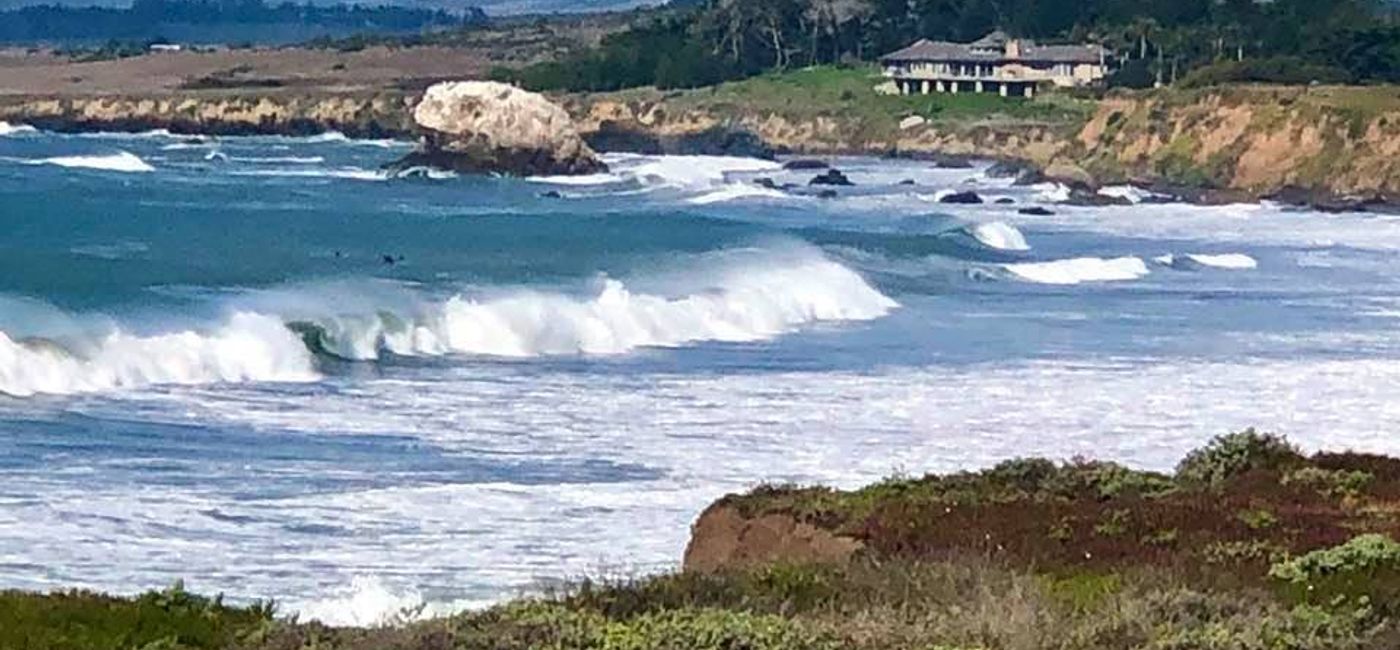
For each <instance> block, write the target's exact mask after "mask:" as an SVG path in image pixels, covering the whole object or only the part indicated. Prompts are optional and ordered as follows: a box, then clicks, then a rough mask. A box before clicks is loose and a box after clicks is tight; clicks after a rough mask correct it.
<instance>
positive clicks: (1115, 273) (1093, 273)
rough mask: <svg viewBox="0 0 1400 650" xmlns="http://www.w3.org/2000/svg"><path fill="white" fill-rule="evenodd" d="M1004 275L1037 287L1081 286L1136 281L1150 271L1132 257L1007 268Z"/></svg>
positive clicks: (1012, 265)
mask: <svg viewBox="0 0 1400 650" xmlns="http://www.w3.org/2000/svg"><path fill="white" fill-rule="evenodd" d="M1005 268H1006V270H1007V271H1010V272H1011V273H1012V274H1013V275H1015V276H1016V277H1018V278H1020V279H1022V280H1027V281H1030V282H1036V283H1039V284H1081V283H1084V282H1115V281H1123V280H1136V279H1138V278H1141V277H1143V276H1145V275H1147V274H1148V273H1149V272H1150V271H1148V269H1147V264H1146V263H1144V262H1143V261H1142V260H1141V259H1139V258H1136V257H1119V258H1114V259H1103V258H1099V257H1076V258H1073V259H1064V260H1054V261H1051V262H1024V263H1019V264H1007V265H1006V266H1005Z"/></svg>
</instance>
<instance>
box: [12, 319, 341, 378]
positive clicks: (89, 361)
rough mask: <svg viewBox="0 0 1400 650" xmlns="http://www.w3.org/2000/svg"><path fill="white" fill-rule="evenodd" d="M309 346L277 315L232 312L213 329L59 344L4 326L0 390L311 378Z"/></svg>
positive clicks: (111, 335) (110, 336)
mask: <svg viewBox="0 0 1400 650" xmlns="http://www.w3.org/2000/svg"><path fill="white" fill-rule="evenodd" d="M316 378H317V375H316V372H315V370H314V369H313V365H312V359H311V355H310V353H309V352H308V351H307V349H306V348H305V346H303V345H302V342H301V340H299V339H298V338H297V337H296V335H295V334H293V333H292V332H291V331H289V330H288V329H287V328H286V327H285V326H284V325H283V324H282V322H281V321H280V320H278V319H275V318H270V317H267V316H262V315H258V314H249V313H238V314H234V315H233V316H232V317H231V318H230V319H229V320H228V322H227V323H225V324H224V325H223V326H221V327H219V328H217V329H216V330H214V331H212V332H208V333H200V332H195V331H184V332H175V333H168V334H158V335H153V336H137V335H133V334H128V333H125V332H122V331H120V330H117V331H112V332H110V333H108V334H107V335H105V336H102V337H98V338H96V339H95V340H91V341H82V342H77V343H69V344H66V345H61V344H59V343H57V342H54V341H51V340H47V339H22V340H16V339H14V338H11V337H10V335H8V334H6V333H4V332H0V393H6V394H9V395H12V396H19V397H25V396H29V395H34V394H38V393H47V394H73V393H87V392H96V391H106V390H113V389H121V388H135V387H141V386H148V385H153V384H207V383H216V382H242V381H312V380H315V379H316Z"/></svg>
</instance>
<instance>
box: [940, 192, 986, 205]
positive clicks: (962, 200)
mask: <svg viewBox="0 0 1400 650" xmlns="http://www.w3.org/2000/svg"><path fill="white" fill-rule="evenodd" d="M938 202H939V203H952V204H956V205H976V204H979V203H982V197H981V195H979V194H977V193H976V192H953V193H952V194H947V195H944V196H941V197H939V198H938Z"/></svg>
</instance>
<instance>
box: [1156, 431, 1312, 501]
mask: <svg viewBox="0 0 1400 650" xmlns="http://www.w3.org/2000/svg"><path fill="white" fill-rule="evenodd" d="M1302 463H1303V456H1302V455H1301V454H1299V453H1298V449H1297V448H1296V447H1294V446H1293V445H1292V444H1290V443H1289V442H1288V441H1287V440H1286V439H1284V438H1283V437H1282V436H1278V435H1274V434H1272V433H1259V432H1257V431H1255V430H1254V429H1246V430H1244V431H1241V432H1239V433H1231V434H1228V435H1223V436H1218V437H1216V438H1215V439H1214V440H1212V441H1211V442H1210V444H1208V445H1206V446H1205V447H1203V448H1201V449H1197V450H1195V451H1192V452H1191V453H1189V454H1187V455H1186V458H1184V459H1182V461H1181V463H1180V464H1179V465H1177V467H1176V478H1177V480H1178V481H1180V482H1181V483H1182V484H1185V485H1190V486H1194V487H1217V486H1220V485H1221V484H1223V483H1225V482H1226V481H1228V480H1230V479H1232V478H1234V477H1236V476H1239V475H1241V474H1244V473H1245V472H1249V471H1252V470H1286V469H1289V468H1291V467H1296V466H1298V465H1301V464H1302Z"/></svg>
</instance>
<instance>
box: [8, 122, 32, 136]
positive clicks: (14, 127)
mask: <svg viewBox="0 0 1400 650" xmlns="http://www.w3.org/2000/svg"><path fill="white" fill-rule="evenodd" d="M35 130H36V129H35V128H34V127H32V126H29V125H28V124H10V123H9V122H0V138H3V137H6V136H11V135H19V134H21V133H33V132H34V131H35Z"/></svg>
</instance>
